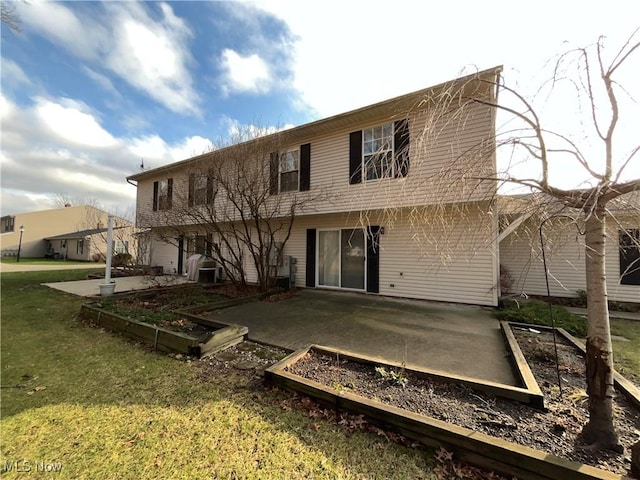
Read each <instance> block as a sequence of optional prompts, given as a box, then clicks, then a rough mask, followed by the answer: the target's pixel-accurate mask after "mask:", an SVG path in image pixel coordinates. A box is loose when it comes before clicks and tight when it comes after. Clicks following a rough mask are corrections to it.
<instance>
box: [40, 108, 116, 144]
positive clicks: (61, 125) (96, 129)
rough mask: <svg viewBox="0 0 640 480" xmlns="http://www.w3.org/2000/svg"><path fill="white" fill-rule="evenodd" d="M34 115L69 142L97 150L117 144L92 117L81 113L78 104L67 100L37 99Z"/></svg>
mask: <svg viewBox="0 0 640 480" xmlns="http://www.w3.org/2000/svg"><path fill="white" fill-rule="evenodd" d="M65 104H66V105H65ZM36 113H37V116H38V117H39V118H40V120H42V121H43V122H44V124H45V125H46V126H47V127H48V128H49V129H50V130H51V131H52V132H54V133H55V134H56V135H58V136H59V137H60V138H62V139H64V140H67V141H69V142H73V143H76V144H78V145H84V146H88V147H97V148H101V147H110V146H114V145H116V143H117V141H116V139H115V138H113V136H111V134H109V132H107V131H106V130H104V129H103V128H102V127H101V126H100V124H99V123H98V121H97V120H96V119H95V117H94V116H93V115H91V114H89V113H85V112H83V111H81V109H80V104H78V103H76V102H73V101H70V100H68V99H64V100H63V101H62V102H61V103H55V102H52V101H50V100H46V99H43V98H38V99H36Z"/></svg>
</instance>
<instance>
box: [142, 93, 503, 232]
mask: <svg viewBox="0 0 640 480" xmlns="http://www.w3.org/2000/svg"><path fill="white" fill-rule="evenodd" d="M400 118H404V117H403V116H402V114H399V113H397V114H395V115H394V116H393V118H390V117H389V116H380V117H378V118H376V119H373V120H370V121H369V122H367V123H361V124H354V125H352V126H350V127H348V128H344V129H342V130H340V131H337V132H333V133H330V134H326V135H323V136H316V137H313V138H304V139H301V140H300V141H299V144H304V143H310V144H311V189H310V191H309V192H299V193H296V194H295V195H298V196H300V197H301V198H307V199H312V201H310V202H309V203H308V204H307V205H306V206H305V209H304V211H301V212H299V215H316V214H322V213H340V212H348V211H353V212H357V211H360V210H377V209H380V208H388V207H391V208H401V207H407V206H413V205H433V204H443V203H451V202H473V201H481V200H486V199H489V198H492V197H493V196H494V195H495V190H494V189H495V185H494V184H492V183H491V182H486V183H484V184H482V185H481V186H480V187H478V185H477V184H476V182H474V181H471V180H465V178H467V179H468V178H470V177H474V176H482V175H483V173H484V174H485V176H487V175H486V174H488V173H490V172H493V171H495V158H494V156H493V155H490V156H484V157H480V158H475V157H473V158H472V157H468V156H465V155H463V153H464V152H467V151H468V150H471V149H473V147H474V146H478V145H480V144H482V143H486V142H487V141H490V140H491V139H492V138H493V114H492V111H491V109H490V108H489V107H486V106H483V105H479V104H476V105H474V106H470V107H468V108H467V109H466V110H465V111H464V113H462V114H460V115H459V116H457V117H456V118H453V117H444V118H438V119H437V120H435V121H432V120H431V119H430V118H429V113H428V112H419V113H418V114H416V115H412V116H411V117H410V118H409V122H410V162H411V166H410V169H409V173H408V176H407V177H405V178H385V179H380V180H376V181H363V182H362V183H360V184H355V185H350V184H349V134H350V133H351V132H352V131H355V130H361V129H364V128H367V127H372V126H376V125H380V124H382V123H384V122H387V121H392V120H394V119H400ZM298 146H299V145H298V143H296V145H286V146H283V148H281V150H286V149H289V148H297V147H298ZM265 153H266V152H265ZM463 158H466V160H463ZM211 161H212V160H209V162H211ZM203 162H204V163H203V164H201V165H200V166H199V167H198V169H199V170H201V171H204V170H205V169H207V163H206V160H203ZM452 166H455V168H456V173H455V174H449V175H447V174H444V173H443V172H446V171H448V170H449V169H450V168H452ZM193 168H195V167H194V166H193V165H192V166H189V165H184V166H183V168H181V169H180V170H176V171H174V172H172V173H169V172H164V173H162V172H159V173H158V174H157V176H152V177H147V178H144V179H141V180H139V181H138V189H137V221H138V225H139V226H141V227H146V226H162V225H166V224H167V223H168V222H169V223H171V222H187V221H188V219H189V218H190V215H189V214H188V213H187V212H188V211H189V210H188V209H189V208H198V207H188V205H187V197H188V176H189V173H190V170H189V169H192V170H191V171H193ZM165 178H173V181H174V183H173V194H174V195H173V208H172V210H171V211H169V212H154V211H153V183H154V182H155V181H158V180H162V179H165ZM277 197H278V198H277V199H274V201H278V202H282V203H283V211H286V210H287V208H286V206H287V202H288V201H289V200H288V199H291V198H293V197H292V194H288V193H285V194H280V195H278V196H277ZM182 212H185V213H186V214H182Z"/></svg>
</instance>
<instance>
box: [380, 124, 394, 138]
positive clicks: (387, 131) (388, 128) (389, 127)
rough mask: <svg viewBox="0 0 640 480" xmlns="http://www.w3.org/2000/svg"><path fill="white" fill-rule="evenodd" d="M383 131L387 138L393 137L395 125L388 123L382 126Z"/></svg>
mask: <svg viewBox="0 0 640 480" xmlns="http://www.w3.org/2000/svg"><path fill="white" fill-rule="evenodd" d="M382 130H383V133H384V136H385V137H390V136H392V135H393V124H392V123H386V124H384V125H383V126H382Z"/></svg>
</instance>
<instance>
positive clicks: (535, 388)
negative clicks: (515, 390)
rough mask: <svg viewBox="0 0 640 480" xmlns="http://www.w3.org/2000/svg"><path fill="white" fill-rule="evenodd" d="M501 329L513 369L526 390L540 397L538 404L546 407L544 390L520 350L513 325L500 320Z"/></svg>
mask: <svg viewBox="0 0 640 480" xmlns="http://www.w3.org/2000/svg"><path fill="white" fill-rule="evenodd" d="M500 329H501V330H502V334H503V335H504V337H505V340H506V341H507V346H508V348H509V352H510V353H511V356H510V361H511V364H512V367H513V369H514V370H515V371H516V373H517V374H518V376H519V380H520V381H521V382H522V383H523V385H524V386H525V389H526V390H528V391H530V392H532V393H534V394H535V395H536V396H537V397H538V398H539V402H540V403H539V404H538V405H536V406H537V407H539V408H544V395H543V394H542V390H540V386H539V385H538V382H537V381H536V377H534V375H533V372H531V368H529V364H528V363H527V360H526V359H525V358H524V354H523V353H522V350H520V346H519V345H518V341H517V340H516V337H515V336H514V334H513V331H511V327H510V326H509V324H508V323H507V322H500Z"/></svg>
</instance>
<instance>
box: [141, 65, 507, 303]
mask: <svg viewBox="0 0 640 480" xmlns="http://www.w3.org/2000/svg"><path fill="white" fill-rule="evenodd" d="M499 74H500V68H499V67H497V68H494V69H491V70H486V71H482V72H479V73H477V74H474V75H470V76H466V77H462V78H458V79H455V80H452V81H450V82H446V83H444V84H441V85H437V86H434V87H430V88H426V89H423V90H420V91H417V92H413V93H410V94H407V95H403V96H400V97H397V98H392V99H390V100H386V101H383V102H380V103H377V104H374V105H370V106H367V107H364V108H360V109H357V110H354V111H350V112H347V113H343V114H339V115H336V116H333V117H330V118H326V119H323V120H318V121H315V122H311V123H308V124H305V125H301V126H298V127H295V128H291V129H288V130H286V131H282V132H278V133H275V134H272V135H269V136H266V137H261V138H256V139H253V140H249V141H247V142H244V143H241V144H237V145H231V146H229V147H226V148H222V149H218V150H215V151H212V152H210V153H206V154H203V155H198V156H195V157H193V158H190V159H187V160H183V161H180V162H176V163H173V164H170V165H167V166H164V167H161V168H157V169H153V170H148V171H145V172H141V173H138V174H135V175H132V176H130V177H129V178H128V181H129V182H131V183H132V182H136V185H137V222H138V226H139V227H143V228H148V229H150V231H151V239H152V240H151V243H152V247H151V253H150V255H151V265H152V266H161V267H163V269H164V271H165V272H175V273H179V274H180V273H184V272H185V269H186V266H187V258H188V256H189V255H190V254H191V253H193V252H197V251H198V250H199V251H202V250H203V248H205V247H203V245H206V244H210V243H208V242H211V243H213V244H216V243H215V242H216V241H217V240H216V238H215V235H213V234H207V236H206V238H204V239H203V237H205V236H204V234H203V232H204V231H205V229H203V225H204V224H205V223H206V222H207V218H211V216H207V215H205V214H203V212H206V211H209V213H219V212H222V211H224V210H225V209H227V208H228V207H229V203H230V202H231V203H234V204H236V207H237V203H238V202H246V204H245V203H242V205H243V206H242V207H241V209H242V208H245V207H246V208H247V209H251V208H252V207H251V204H252V201H251V200H249V199H245V198H240V196H238V197H237V198H234V199H231V198H230V197H229V196H228V195H227V196H225V195H221V194H220V192H221V191H222V190H223V189H222V188H221V185H219V183H221V180H220V179H219V178H218V177H216V175H213V174H211V172H214V171H216V169H217V168H218V165H220V164H223V163H224V162H225V160H226V161H228V160H229V159H237V160H233V161H232V162H228V163H230V164H231V165H239V164H240V163H243V165H244V162H246V161H249V162H254V163H253V164H254V165H255V166H256V167H255V168H256V169H258V170H260V171H265V172H266V174H265V175H262V176H261V177H260V176H258V177H256V178H261V179H262V181H263V182H266V183H267V184H268V187H267V189H268V192H267V194H268V196H269V200H268V201H266V202H265V205H266V204H269V202H271V203H270V204H271V205H274V204H277V205H278V209H277V212H278V214H277V215H273V214H272V213H273V212H271V213H269V214H266V215H265V217H266V219H263V220H264V222H262V220H261V222H262V223H268V222H276V221H280V219H281V218H283V217H286V216H287V212H289V210H288V208H287V207H288V206H291V205H293V204H296V205H297V206H298V208H297V209H296V214H295V219H294V221H293V223H292V224H291V228H290V229H288V228H285V229H280V230H278V231H277V233H276V236H282V237H283V238H280V239H279V241H284V240H286V243H284V246H283V251H282V252H281V253H283V254H284V255H287V256H291V257H292V258H293V259H295V260H294V262H295V267H296V270H297V274H296V278H295V283H296V285H297V286H299V287H309V288H327V289H343V290H349V291H356V292H367V293H372V294H380V295H388V296H397V297H410V298H419V299H429V300H439V301H449V302H461V303H470V304H480V305H497V302H498V295H499V280H498V279H499V263H498V262H499V261H498V258H499V255H498V252H497V245H498V243H497V242H496V241H495V240H496V237H497V233H498V215H497V214H491V213H493V209H494V208H495V206H494V204H495V202H494V200H495V195H496V185H495V182H493V181H486V180H487V179H490V178H492V177H493V176H494V175H495V170H496V166H495V162H496V159H495V155H494V154H493V153H488V154H487V153H484V154H481V155H480V154H479V155H475V154H474V152H476V151H477V152H491V151H492V149H487V148H486V146H487V145H492V144H493V141H494V137H495V112H494V108H493V107H492V106H491V103H492V102H495V100H496V99H495V97H496V93H495V92H496V82H497V80H498V76H499ZM478 100H481V101H478ZM480 147H482V148H480ZM225 168H227V170H229V169H231V170H233V171H234V173H233V174H231V175H230V176H229V177H225V178H227V180H226V181H227V182H228V181H229V178H231V179H233V178H236V179H238V181H239V182H240V181H245V180H246V179H245V177H246V176H247V173H246V172H247V170H245V168H246V167H244V166H243V167H238V168H237V169H235V167H233V166H229V165H227V166H226V167H225ZM207 172H209V174H207ZM234 175H235V177H234ZM220 178H221V177H220ZM222 183H224V182H222ZM245 183H251V182H245ZM226 187H227V185H225V188H226ZM260 195H263V191H262V190H261V191H260ZM305 199H306V203H305ZM260 208H262V207H260ZM238 212H239V210H238V209H237V208H236V210H235V217H234V215H227V216H225V217H221V216H217V217H216V218H218V219H220V218H224V219H226V220H227V221H228V222H229V223H234V222H237V221H240V218H239V217H243V216H244V214H238ZM487 212H489V214H487ZM199 219H200V220H199ZM261 222H255V223H256V224H255V225H253V226H251V228H254V229H262V228H263V226H261ZM177 224H180V225H179V226H180V229H177V228H175V227H176V226H177ZM247 229H248V230H249V227H248V228H247ZM178 232H179V233H178ZM198 242H200V248H198V247H197V244H198ZM229 248H231V247H229ZM237 261H240V262H245V268H246V270H247V272H248V278H249V280H250V281H255V280H256V276H257V273H256V268H255V266H254V265H252V263H251V261H250V260H249V257H248V256H247V255H238V256H237Z"/></svg>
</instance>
